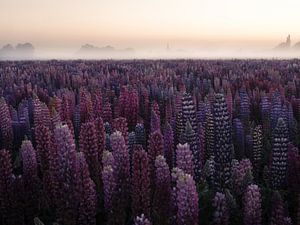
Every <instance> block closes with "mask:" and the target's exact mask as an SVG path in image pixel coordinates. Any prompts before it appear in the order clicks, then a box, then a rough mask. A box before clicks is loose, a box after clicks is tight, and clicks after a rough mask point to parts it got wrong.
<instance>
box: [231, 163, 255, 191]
mask: <svg viewBox="0 0 300 225" xmlns="http://www.w3.org/2000/svg"><path fill="white" fill-rule="evenodd" d="M252 180H253V177H252V164H251V162H250V160H249V159H243V160H241V161H239V162H238V161H237V160H233V165H232V188H233V190H234V191H235V192H236V194H242V193H243V192H244V191H245V189H246V188H247V186H248V184H250V183H251V182H252Z"/></svg>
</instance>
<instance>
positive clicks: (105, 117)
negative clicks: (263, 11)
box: [0, 60, 300, 225]
mask: <svg viewBox="0 0 300 225" xmlns="http://www.w3.org/2000/svg"><path fill="white" fill-rule="evenodd" d="M299 137H300V60H119V61H115V60H103V61H80V60H78V61H56V60H54V61H15V62H14V61H3V62H0V141H1V142H0V149H1V150H0V220H1V224H2V225H32V224H35V225H42V224H44V225H48V224H49V225H50V224H51V225H52V224H59V225H96V224H99V225H102V224H103V225H104V224H105V225H106V224H107V225H130V224H133V225H197V224H203V225H229V224H233V225H242V224H244V225H260V224H262V225H264V224H266V225H291V224H295V225H300V155H299V147H300V141H299Z"/></svg>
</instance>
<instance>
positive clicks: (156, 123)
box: [150, 110, 160, 132]
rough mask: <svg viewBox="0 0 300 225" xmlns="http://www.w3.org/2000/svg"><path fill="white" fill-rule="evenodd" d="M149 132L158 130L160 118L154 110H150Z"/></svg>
mask: <svg viewBox="0 0 300 225" xmlns="http://www.w3.org/2000/svg"><path fill="white" fill-rule="evenodd" d="M150 122H151V123H150V125H151V132H155V131H157V130H158V131H160V118H159V117H158V115H157V114H156V113H155V112H154V110H152V111H151V121H150Z"/></svg>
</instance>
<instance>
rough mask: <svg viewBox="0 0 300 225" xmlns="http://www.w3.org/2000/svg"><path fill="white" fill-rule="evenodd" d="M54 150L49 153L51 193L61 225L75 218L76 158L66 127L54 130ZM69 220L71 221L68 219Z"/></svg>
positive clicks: (71, 139)
mask: <svg viewBox="0 0 300 225" xmlns="http://www.w3.org/2000/svg"><path fill="white" fill-rule="evenodd" d="M54 138H55V145H56V150H55V151H53V152H52V153H51V161H50V177H51V186H53V187H52V188H51V192H52V196H53V199H52V200H53V201H54V206H55V207H56V209H57V210H56V212H57V217H58V220H59V221H62V222H63V223H69V222H70V220H74V219H75V218H76V214H77V213H76V202H77V200H76V184H77V182H78V174H77V165H76V164H77V156H76V149H75V142H74V139H73V138H72V134H71V131H70V129H69V128H68V126H67V125H61V126H57V127H56V128H55V130H54ZM70 218H71V219H70Z"/></svg>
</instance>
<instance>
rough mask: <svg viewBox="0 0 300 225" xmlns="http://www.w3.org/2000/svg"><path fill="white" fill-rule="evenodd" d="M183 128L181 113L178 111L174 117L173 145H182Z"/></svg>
mask: <svg viewBox="0 0 300 225" xmlns="http://www.w3.org/2000/svg"><path fill="white" fill-rule="evenodd" d="M184 127H185V124H184V123H183V117H182V112H181V111H179V112H178V113H177V115H176V141H175V144H179V143H180V144H183V142H184Z"/></svg>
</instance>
